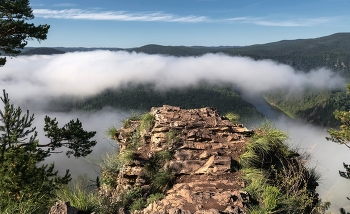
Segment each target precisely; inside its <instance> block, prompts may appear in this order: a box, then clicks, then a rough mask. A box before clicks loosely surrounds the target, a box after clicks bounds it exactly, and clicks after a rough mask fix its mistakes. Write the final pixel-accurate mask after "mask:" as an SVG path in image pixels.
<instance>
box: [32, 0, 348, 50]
mask: <svg viewBox="0 0 350 214" xmlns="http://www.w3.org/2000/svg"><path fill="white" fill-rule="evenodd" d="M30 2H31V7H32V8H33V11H34V15H35V17H36V18H35V19H34V20H33V22H34V23H36V24H49V25H51V28H50V31H49V35H48V39H47V40H46V41H43V42H42V43H40V44H39V43H38V42H36V41H31V42H29V45H28V46H45V47H55V46H62V47H121V48H130V47H139V46H142V45H147V44H160V45H186V46H192V45H202V46H220V45H230V46H236V45H237V46H245V45H253V44H262V43H268V42H275V41H280V40H285V39H288V40H289V39H304V38H316V37H321V36H326V35H330V34H333V33H338V32H348V31H349V27H350V13H349V12H350V1H349V0H317V1H316V0H307V1H306V0H293V1H287V0H266V1H256V0H147V1H146V0H113V1H112V0H101V1H96V0H94V1H92V0H68V1H60V0H31V1H30Z"/></svg>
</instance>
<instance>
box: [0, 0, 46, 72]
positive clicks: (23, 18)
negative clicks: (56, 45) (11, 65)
mask: <svg viewBox="0 0 350 214" xmlns="http://www.w3.org/2000/svg"><path fill="white" fill-rule="evenodd" d="M32 19H34V15H33V11H32V9H31V7H30V6H29V1H28V0H0V51H3V52H4V53H5V54H6V55H8V56H15V55H17V54H19V53H20V50H19V49H23V48H24V47H25V46H26V45H27V43H28V40H30V39H36V40H38V41H39V42H40V41H42V40H45V39H46V38H47V33H48V30H49V28H50V26H49V25H46V24H44V25H38V26H36V25H34V24H33V23H28V21H29V20H32ZM5 63H6V57H0V66H3V65H5Z"/></svg>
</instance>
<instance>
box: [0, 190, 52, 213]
mask: <svg viewBox="0 0 350 214" xmlns="http://www.w3.org/2000/svg"><path fill="white" fill-rule="evenodd" d="M43 198H44V197H42V196H41V195H40V194H37V193H34V194H33V195H32V196H31V197H29V198H28V197H26V198H25V199H24V198H19V199H17V200H16V201H14V200H12V198H10V197H7V194H0V213H2V214H14V213H21V214H36V213H46V212H48V211H49V210H50V207H51V205H53V204H54V201H53V200H52V201H46V200H44V201H43V200H42V199H43Z"/></svg>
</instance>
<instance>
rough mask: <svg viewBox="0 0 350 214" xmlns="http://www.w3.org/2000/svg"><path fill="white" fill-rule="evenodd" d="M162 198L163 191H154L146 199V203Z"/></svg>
mask: <svg viewBox="0 0 350 214" xmlns="http://www.w3.org/2000/svg"><path fill="white" fill-rule="evenodd" d="M163 198H164V194H163V193H155V194H151V195H150V196H149V197H148V199H147V204H153V203H154V202H156V201H159V200H161V199H163Z"/></svg>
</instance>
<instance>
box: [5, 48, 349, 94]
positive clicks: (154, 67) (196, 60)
mask: <svg viewBox="0 0 350 214" xmlns="http://www.w3.org/2000/svg"><path fill="white" fill-rule="evenodd" d="M201 80H205V81H207V82H209V83H222V82H226V83H230V84H232V85H234V86H236V87H238V88H241V90H242V91H243V92H247V93H252V94H256V93H261V92H265V91H269V90H276V89H279V88H284V87H289V88H291V89H301V88H303V87H312V88H315V89H319V88H324V87H326V88H338V87H341V88H342V87H345V84H344V82H343V80H342V79H341V78H340V77H339V76H336V75H334V74H333V73H332V72H331V71H330V70H327V69H319V70H315V71H310V72H308V73H303V72H296V71H295V70H294V69H293V68H292V67H290V66H287V65H283V64H277V63H276V62H273V61H271V60H262V61H254V60H253V59H251V58H244V57H230V56H226V55H223V54H206V55H204V56H200V57H180V58H178V57H171V56H160V55H147V54H142V53H139V54H138V53H128V52H123V51H119V52H110V51H94V52H75V53H66V54H62V55H52V56H29V57H28V56H20V57H18V58H14V59H11V60H8V63H7V64H6V66H4V67H3V68H1V72H0V85H1V88H5V89H6V90H7V91H8V92H9V93H10V94H11V95H12V97H14V98H16V99H20V100H23V99H36V98H38V97H40V99H43V98H45V97H58V96H62V95H74V96H90V95H95V94H98V93H100V92H101V91H103V90H105V89H108V88H118V87H120V86H122V85H123V84H125V83H129V82H132V83H135V84H139V83H154V84H155V87H156V88H157V89H160V90H163V89H164V90H167V89H170V88H174V87H176V88H181V87H186V86H192V85H196V84H198V83H199V82H200V81H201ZM23 89H25V90H23Z"/></svg>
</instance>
